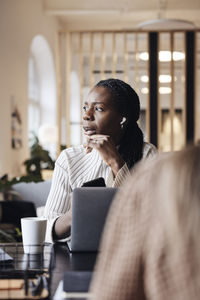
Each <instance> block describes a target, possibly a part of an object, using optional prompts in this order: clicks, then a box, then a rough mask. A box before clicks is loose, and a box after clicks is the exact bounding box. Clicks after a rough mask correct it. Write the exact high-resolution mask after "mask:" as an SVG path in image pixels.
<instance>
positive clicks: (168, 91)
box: [159, 86, 172, 95]
mask: <svg viewBox="0 0 200 300" xmlns="http://www.w3.org/2000/svg"><path fill="white" fill-rule="evenodd" d="M171 92H172V89H171V88H170V87H165V86H161V87H160V88H159V93H160V94H162V95H167V94H171Z"/></svg>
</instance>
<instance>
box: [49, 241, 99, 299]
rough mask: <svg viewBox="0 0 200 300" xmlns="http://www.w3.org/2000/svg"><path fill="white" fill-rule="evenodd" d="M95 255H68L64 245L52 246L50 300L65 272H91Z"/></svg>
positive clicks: (88, 253)
mask: <svg viewBox="0 0 200 300" xmlns="http://www.w3.org/2000/svg"><path fill="white" fill-rule="evenodd" d="M96 257H97V254H96V253H95V252H82V253H70V252H69V249H68V247H67V245H66V244H64V243H60V244H55V245H54V263H55V265H54V268H53V270H52V277H51V299H53V296H54V294H55V291H56V289H57V287H58V284H59V282H60V280H62V277H63V273H64V272H65V271H92V270H93V268H94V265H95V261H96Z"/></svg>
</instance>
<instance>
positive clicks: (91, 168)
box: [44, 143, 157, 242]
mask: <svg viewBox="0 0 200 300" xmlns="http://www.w3.org/2000/svg"><path fill="white" fill-rule="evenodd" d="M156 152H157V150H156V148H155V147H154V146H153V145H152V144H149V143H144V147H143V158H146V157H151V156H154V154H155V153H156ZM127 175H129V169H128V167H127V165H126V164H124V166H123V167H122V168H121V169H120V170H119V172H118V173H117V175H116V177H115V178H114V177H113V173H112V170H111V168H110V167H109V166H108V165H107V164H106V163H105V161H103V160H102V158H101V156H100V155H99V153H98V151H96V150H95V149H93V150H92V151H91V152H90V153H88V154H86V150H85V148H84V147H83V146H77V147H73V148H68V149H66V150H63V151H62V152H61V154H60V155H59V157H58V159H57V160H56V163H55V169H54V173H53V178H52V184H51V189H50V193H49V196H48V198H47V202H46V206H45V211H44V217H45V218H47V233H46V241H47V242H52V227H53V224H54V222H55V220H56V219H57V218H58V217H59V216H61V215H63V214H65V213H66V212H67V211H68V210H69V209H70V198H69V196H70V193H71V192H72V191H73V189H74V188H77V187H81V186H82V185H83V183H85V182H87V181H90V180H93V179H95V178H98V177H103V178H104V179H105V181H106V186H112V187H118V186H120V185H121V184H122V182H123V181H124V179H125V177H126V176H127Z"/></svg>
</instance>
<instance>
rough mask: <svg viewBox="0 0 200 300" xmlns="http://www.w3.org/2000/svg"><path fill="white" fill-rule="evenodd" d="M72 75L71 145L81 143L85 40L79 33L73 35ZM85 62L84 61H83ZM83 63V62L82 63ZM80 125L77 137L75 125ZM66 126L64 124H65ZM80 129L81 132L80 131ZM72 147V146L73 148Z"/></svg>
mask: <svg viewBox="0 0 200 300" xmlns="http://www.w3.org/2000/svg"><path fill="white" fill-rule="evenodd" d="M71 36H72V37H71V74H70V135H71V145H72V146H73V145H75V144H74V142H77V141H79V143H78V144H80V142H81V132H80V122H81V111H80V109H81V103H80V99H81V78H82V74H81V66H80V63H81V53H80V51H81V50H82V49H81V47H83V40H84V38H83V37H81V35H80V34H78V33H73V34H72V35H71ZM83 61H84V59H83ZM82 63H83V62H82ZM83 66H84V63H83ZM74 123H75V124H78V125H77V127H76V137H74V136H73V135H74V134H73V126H74V125H73V124H74ZM63 126H64V123H63ZM78 128H79V130H78ZM71 145H70V146H71Z"/></svg>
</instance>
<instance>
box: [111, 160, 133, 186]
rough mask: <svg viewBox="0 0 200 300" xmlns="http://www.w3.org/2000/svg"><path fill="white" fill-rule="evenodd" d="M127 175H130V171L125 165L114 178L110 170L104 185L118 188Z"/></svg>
mask: <svg viewBox="0 0 200 300" xmlns="http://www.w3.org/2000/svg"><path fill="white" fill-rule="evenodd" d="M128 175H130V171H129V169H128V166H127V164H124V165H123V167H122V168H121V169H120V170H119V171H118V173H117V175H116V177H114V175H113V172H112V170H110V173H109V175H108V178H107V180H106V185H107V186H108V187H119V186H121V185H122V183H123V181H124V180H125V179H126V177H127V176H128Z"/></svg>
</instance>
